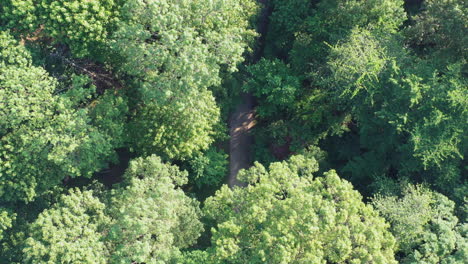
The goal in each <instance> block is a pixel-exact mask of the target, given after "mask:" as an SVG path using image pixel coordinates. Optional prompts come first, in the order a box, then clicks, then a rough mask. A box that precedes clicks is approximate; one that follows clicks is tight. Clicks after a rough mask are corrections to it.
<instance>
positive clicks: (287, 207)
mask: <svg viewBox="0 0 468 264" xmlns="http://www.w3.org/2000/svg"><path fill="white" fill-rule="evenodd" d="M317 170H318V164H317V162H316V161H315V159H313V158H305V157H304V156H293V157H292V158H291V159H290V160H289V161H284V162H281V163H279V162H278V163H272V164H271V165H270V168H269V170H266V169H265V168H264V167H263V166H262V165H260V164H258V163H256V165H255V166H254V167H252V168H250V169H249V170H247V171H243V172H241V173H240V175H239V177H240V179H241V180H243V181H246V182H249V183H250V185H249V186H247V187H245V188H234V189H229V188H227V187H226V186H223V187H222V188H221V190H219V191H218V192H217V193H216V195H215V196H213V197H211V198H209V199H208V200H207V201H206V204H205V208H204V210H205V213H206V216H207V217H208V219H210V220H211V221H213V223H215V225H214V227H213V229H212V233H213V237H212V248H211V249H209V250H212V252H213V257H214V258H215V259H216V260H217V261H219V262H220V263H226V262H229V263H265V262H271V263H305V262H307V263H322V262H329V263H343V262H349V263H363V262H372V263H396V262H395V260H394V257H393V247H394V243H395V242H394V239H393V237H392V235H391V234H390V233H389V232H388V231H387V224H385V222H384V220H383V219H382V218H380V217H379V216H378V215H377V212H375V211H374V210H373V209H372V207H370V206H367V205H365V204H364V203H363V202H362V197H361V196H360V195H359V193H358V192H356V191H354V190H353V188H352V186H351V184H350V183H348V182H346V181H344V180H341V179H340V178H339V177H338V176H337V175H336V173H335V172H334V171H329V172H327V173H325V175H324V176H323V177H320V178H316V179H313V176H312V173H314V172H316V171H317ZM209 252H210V251H209Z"/></svg>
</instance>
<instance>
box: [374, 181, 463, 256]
mask: <svg viewBox="0 0 468 264" xmlns="http://www.w3.org/2000/svg"><path fill="white" fill-rule="evenodd" d="M373 205H374V206H375V207H376V209H377V210H378V211H379V212H380V214H381V215H382V216H383V217H385V219H387V221H388V222H389V223H390V224H391V229H390V230H391V232H392V233H393V235H394V236H395V238H396V240H397V243H398V246H399V247H398V252H400V253H401V254H397V255H399V256H403V257H401V260H400V263H434V264H435V263H464V261H466V259H467V257H468V236H467V235H468V229H467V224H466V223H464V222H461V223H459V221H458V218H457V217H456V216H455V215H454V205H455V204H454V202H452V201H450V200H449V199H448V198H447V197H445V196H443V195H442V194H439V193H436V192H433V191H431V190H429V189H427V188H425V187H418V186H416V187H415V186H411V185H410V186H408V187H406V188H405V189H404V190H403V193H402V195H401V196H400V197H398V196H381V195H378V196H376V197H375V198H374V200H373Z"/></svg>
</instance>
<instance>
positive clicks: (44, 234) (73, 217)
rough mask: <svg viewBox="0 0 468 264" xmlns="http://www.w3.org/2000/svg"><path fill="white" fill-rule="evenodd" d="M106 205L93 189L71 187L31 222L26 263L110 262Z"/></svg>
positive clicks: (25, 254)
mask: <svg viewBox="0 0 468 264" xmlns="http://www.w3.org/2000/svg"><path fill="white" fill-rule="evenodd" d="M104 207H105V206H104V204H103V203H101V202H100V201H99V199H97V198H95V197H94V196H93V194H92V192H91V191H83V192H82V191H80V190H78V189H71V190H70V192H69V194H67V195H63V196H62V197H61V199H60V200H59V202H58V203H56V204H54V205H53V206H52V207H51V208H49V209H46V210H45V211H44V212H42V213H41V214H40V215H39V217H38V218H37V220H36V221H34V223H32V224H31V233H30V236H29V238H28V239H27V240H26V246H25V248H24V250H23V252H24V261H25V263H107V261H106V255H107V254H108V253H107V250H106V247H105V244H104V242H103V240H102V239H101V235H100V233H101V232H102V231H103V227H104V225H105V224H106V223H107V222H108V221H109V219H108V218H107V217H106V216H105V215H104Z"/></svg>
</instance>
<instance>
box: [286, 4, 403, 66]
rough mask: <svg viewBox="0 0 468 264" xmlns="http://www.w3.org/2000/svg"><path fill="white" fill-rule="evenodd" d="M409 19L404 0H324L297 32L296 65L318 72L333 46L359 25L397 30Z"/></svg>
mask: <svg viewBox="0 0 468 264" xmlns="http://www.w3.org/2000/svg"><path fill="white" fill-rule="evenodd" d="M405 20H406V13H405V11H404V9H403V0H370V1H356V0H352V1H343V0H331V1H320V2H319V3H318V4H317V5H316V7H315V10H314V11H313V12H312V15H311V16H310V17H308V18H307V19H306V20H305V22H304V24H305V25H304V26H302V28H303V30H301V31H299V32H297V33H296V39H295V41H294V46H293V49H292V50H291V53H290V58H291V60H292V65H293V67H294V68H296V69H299V70H301V71H302V70H305V71H306V72H312V73H314V72H317V69H318V68H320V66H321V64H323V62H324V59H325V58H326V56H324V55H325V54H327V52H328V50H329V48H328V46H327V44H328V45H335V44H336V43H337V42H338V41H340V40H341V39H343V38H346V37H347V36H349V34H350V33H351V30H352V29H353V28H355V27H362V28H369V29H373V30H378V31H382V32H387V33H391V32H396V30H397V29H398V27H400V26H401V25H402V24H403V22H404V21H405Z"/></svg>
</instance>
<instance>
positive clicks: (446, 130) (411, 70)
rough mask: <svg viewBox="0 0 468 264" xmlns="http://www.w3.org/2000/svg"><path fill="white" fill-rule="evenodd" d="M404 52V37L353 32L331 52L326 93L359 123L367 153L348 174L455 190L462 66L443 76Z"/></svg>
mask: <svg viewBox="0 0 468 264" xmlns="http://www.w3.org/2000/svg"><path fill="white" fill-rule="evenodd" d="M401 46H402V45H401V41H400V40H399V38H398V37H397V36H391V35H390V36H388V35H387V36H382V35H381V34H380V33H375V32H374V33H372V32H369V31H367V30H353V33H352V34H351V36H350V37H349V38H348V39H347V41H344V42H342V43H340V44H339V45H336V46H334V47H332V49H331V52H330V56H329V57H328V66H329V70H330V74H329V75H328V76H329V77H328V80H329V82H328V83H327V84H326V85H327V86H329V87H330V90H331V91H333V93H334V97H335V98H336V99H337V100H336V102H337V104H338V105H340V107H342V109H343V110H344V111H348V112H349V113H351V114H352V115H353V118H354V119H355V120H356V121H357V125H358V128H359V144H360V145H361V149H365V150H367V152H366V153H362V154H363V155H362V156H359V157H355V158H354V159H353V161H351V162H350V163H349V164H348V165H347V168H346V169H347V170H348V171H351V172H352V173H353V174H355V175H357V176H363V175H366V174H367V175H370V174H374V176H380V175H382V174H386V173H387V172H383V171H385V170H387V171H388V170H390V168H393V169H396V170H397V173H398V174H399V175H400V176H409V177H418V178H419V177H421V176H422V177H424V178H425V179H427V180H430V181H431V182H434V183H436V184H438V185H440V186H443V185H445V187H448V186H451V187H450V188H452V187H455V186H456V185H458V184H460V183H461V174H460V171H459V169H457V167H459V164H457V163H458V162H459V161H460V160H461V159H462V158H463V152H464V151H463V149H464V146H465V144H466V143H465V139H466V138H465V136H464V135H463V134H462V133H461V131H464V130H465V129H466V122H464V121H463V120H465V119H466V118H467V109H468V105H467V102H466V100H465V99H463V98H466V89H464V87H466V81H465V79H464V78H463V77H462V66H461V65H460V64H454V65H450V66H449V67H447V68H446V69H445V73H444V74H442V73H441V72H440V71H439V70H438V69H434V68H433V67H432V66H431V65H430V64H427V61H419V60H417V59H416V58H414V57H412V56H411V55H410V54H409V53H408V52H407V51H406V50H405V49H404V48H402V47H401ZM326 82H327V81H325V83H326ZM423 98H424V99H423ZM382 139H385V140H382ZM386 161H388V162H386ZM379 163H380V164H381V165H377V164H379ZM370 164H372V165H370ZM376 165H377V166H376ZM370 166H371V167H374V168H375V170H370V169H369V167H370ZM382 168H384V169H383V171H382ZM365 171H367V173H366V172H365ZM437 171H439V173H437ZM416 172H417V174H415V173H416ZM442 182H443V183H442ZM449 182H450V183H449ZM441 190H443V189H442V188H441Z"/></svg>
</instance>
